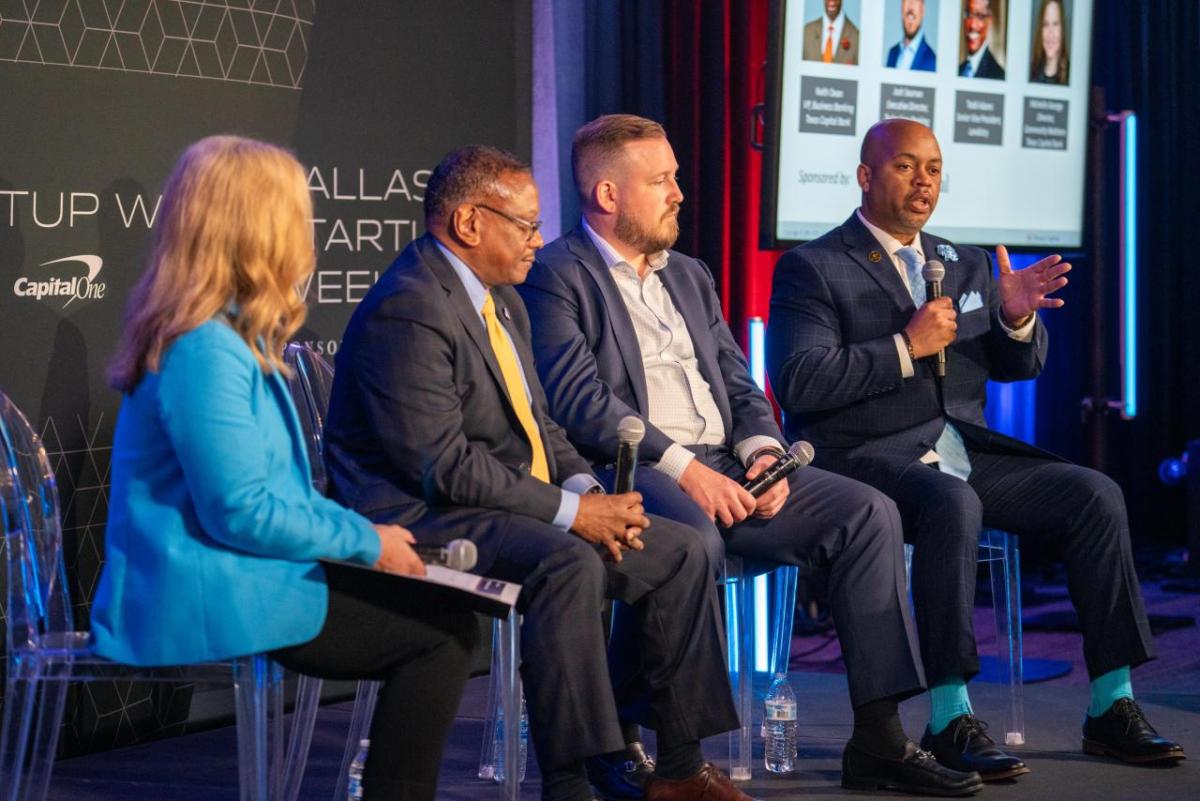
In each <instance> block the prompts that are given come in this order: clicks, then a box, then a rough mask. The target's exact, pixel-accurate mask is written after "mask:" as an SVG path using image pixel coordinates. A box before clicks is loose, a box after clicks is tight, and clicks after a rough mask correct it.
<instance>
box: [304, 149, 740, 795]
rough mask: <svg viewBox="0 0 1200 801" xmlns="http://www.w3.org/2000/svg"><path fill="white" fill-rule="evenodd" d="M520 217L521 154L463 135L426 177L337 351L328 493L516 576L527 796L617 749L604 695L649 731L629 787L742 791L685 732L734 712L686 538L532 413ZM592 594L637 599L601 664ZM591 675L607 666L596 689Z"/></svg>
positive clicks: (577, 780)
mask: <svg viewBox="0 0 1200 801" xmlns="http://www.w3.org/2000/svg"><path fill="white" fill-rule="evenodd" d="M538 210H539V207H538V192H537V187H536V186H535V185H534V183H533V177H532V175H531V174H530V170H529V166H528V165H527V164H525V163H524V162H522V161H520V160H518V159H517V158H516V157H515V156H513V155H512V154H509V153H506V152H504V151H500V150H497V149H495V148H490V147H482V146H470V147H465V148H462V149H460V150H456V151H454V152H452V153H450V154H449V155H447V156H446V157H445V158H444V159H443V160H442V162H441V163H440V164H439V165H438V166H437V168H436V169H435V170H434V171H433V174H432V175H431V176H430V178H429V183H428V186H427V187H426V191H425V222H426V228H427V229H428V233H427V234H426V235H425V236H423V237H421V238H420V239H418V240H416V241H414V242H413V243H412V244H410V245H409V246H408V247H407V248H405V250H404V251H403V252H402V253H401V254H400V255H399V256H398V257H397V258H396V260H395V262H394V263H393V264H392V266H391V267H390V268H389V269H388V270H387V272H386V273H384V275H383V276H382V277H381V278H380V279H379V281H378V282H377V283H376V284H375V286H374V287H372V288H371V290H370V291H369V292H368V293H367V296H366V297H365V298H364V299H363V302H362V303H361V304H360V305H359V307H358V309H357V310H356V311H355V313H354V316H353V317H352V319H351V320H350V324H349V326H348V327H347V329H346V334H345V337H344V339H343V341H342V347H341V348H340V349H339V351H338V355H337V374H336V377H335V379H334V385H333V392H332V397H331V399H330V408H329V421H328V424H327V427H326V442H325V445H326V461H327V463H328V467H329V474H330V477H331V479H332V484H333V488H334V494H335V496H336V497H337V498H338V499H339V500H341V501H342V502H343V503H346V504H348V505H350V506H353V507H354V508H355V509H357V510H358V511H359V512H361V513H362V514H364V515H366V516H367V517H369V518H370V519H372V520H374V521H378V522H384V521H386V522H390V523H397V524H401V525H404V526H406V527H407V528H409V529H410V530H411V531H412V532H413V534H414V535H415V536H416V538H417V540H418V541H419V542H422V543H425V544H437V543H445V542H447V541H449V540H451V539H453V538H456V537H465V538H468V539H470V540H472V541H474V542H475V544H476V546H477V547H478V550H479V560H478V563H477V564H476V567H475V570H476V572H479V573H482V574H483V575H487V576H492V577H495V578H499V579H504V580H508V581H515V582H520V583H521V584H522V587H523V589H522V591H521V595H520V598H519V600H518V603H517V607H518V609H519V610H520V612H521V613H522V614H523V616H524V620H523V623H522V626H521V649H522V656H523V659H522V665H521V675H522V678H523V680H524V685H525V694H526V698H527V699H528V703H529V717H530V730H531V732H532V734H533V744H534V748H535V750H536V752H537V757H538V764H539V766H540V767H541V771H542V777H543V780H542V798H543V799H545V801H586V800H587V799H591V798H593V793H592V790H591V787H590V786H589V783H588V780H587V775H586V773H585V770H584V759H585V758H587V757H590V756H594V755H597V754H601V753H606V752H611V751H615V750H617V749H620V748H622V747H623V746H624V740H623V739H622V734H621V729H620V727H619V725H618V717H617V714H618V713H617V710H618V706H619V707H620V709H621V713H622V715H623V716H625V717H632V718H633V719H634V720H636V721H637V722H639V723H642V724H644V725H646V726H649V727H650V728H654V729H656V730H657V732H658V743H659V776H660V779H658V780H656V781H657V782H658V786H657V787H655V786H654V785H650V786H648V787H647V797H648V798H657V799H660V800H661V801H671V799H677V798H678V799H684V798H687V799H692V798H694V799H707V800H708V801H748V799H747V797H746V796H745V795H743V794H742V793H741V792H739V791H738V790H736V789H735V788H734V787H733V786H732V784H730V782H729V780H728V779H727V778H725V777H724V776H722V775H721V774H720V772H719V771H717V770H716V769H715V768H713V767H712V766H711V765H709V764H706V763H705V762H704V760H703V756H702V755H701V752H700V744H699V740H700V738H702V737H707V736H710V735H714V734H719V733H721V732H725V731H729V730H731V729H733V728H736V727H737V725H738V720H737V713H736V711H735V709H734V706H733V698H732V695H731V693H730V689H729V680H728V677H727V676H726V673H725V662H724V654H723V649H722V641H721V634H720V629H719V625H720V620H719V611H718V607H717V598H716V590H715V587H714V585H713V582H712V580H711V575H712V568H711V567H710V565H709V562H708V558H707V556H706V554H705V552H704V548H703V546H702V545H701V544H700V542H699V540H698V538H697V537H696V536H695V534H694V533H692V532H690V531H688V530H687V529H686V528H685V527H684V526H682V525H680V524H678V523H674V522H672V521H669V520H663V519H659V518H648V517H647V516H646V515H645V513H644V510H643V508H642V503H641V496H640V495H638V494H637V493H625V494H621V495H605V494H604V493H603V491H602V490H601V489H600V486H599V483H598V482H597V481H596V479H595V477H594V476H593V475H592V472H591V468H590V467H589V465H588V463H587V462H586V461H585V460H584V459H583V458H582V457H580V456H579V454H578V453H576V451H575V449H574V448H573V447H571V445H570V444H569V443H568V442H567V439H566V437H565V436H564V434H563V432H562V429H560V428H559V427H558V426H557V425H555V423H554V422H553V421H552V420H551V419H550V418H549V417H548V416H547V414H546V397H545V394H544V393H543V391H542V386H541V384H540V383H539V382H538V376H537V373H536V372H535V371H534V369H533V355H532V353H531V351H530V345H529V315H528V313H527V312H526V310H525V306H524V304H523V303H522V302H521V299H520V297H518V296H517V294H516V292H515V291H514V290H513V288H512V286H513V285H514V284H519V283H521V282H522V281H524V280H525V275H526V273H527V272H528V271H529V268H530V266H531V265H532V264H533V258H534V252H535V251H536V250H537V248H539V247H540V246H541V245H542V238H541V236H540V234H539V233H538V229H539V228H540V226H541V222H540V221H538V220H537V215H538ZM652 522H653V525H651V523H652ZM605 598H612V599H619V600H621V601H622V602H624V603H626V604H629V605H631V606H632V607H633V608H634V609H635V610H636V611H637V617H638V621H639V626H638V627H636V628H635V629H634V630H631V631H629V632H628V636H629V637H630V639H631V640H632V642H631V644H630V645H628V646H624V647H616V646H617V645H618V644H614V654H628V655H630V656H636V657H637V661H636V662H635V663H633V662H631V663H628V664H627V663H625V662H622V661H620V660H619V659H617V658H614V659H613V660H612V664H611V665H606V659H605V651H606V633H605V631H604V629H603V625H602V620H601V607H602V604H603V603H604V600H605ZM610 671H611V673H612V675H613V676H614V677H621V678H623V679H625V680H623V681H621V682H620V683H619V684H617V685H615V689H614V683H613V682H610V678H609V673H610ZM386 702H387V699H385V698H384V699H381V700H380V703H386ZM677 786H678V787H682V788H683V789H684V794H679V793H677V792H675V788H676V787H677ZM697 787H703V788H705V789H704V790H703V791H701V792H693V790H694V789H695V788H697Z"/></svg>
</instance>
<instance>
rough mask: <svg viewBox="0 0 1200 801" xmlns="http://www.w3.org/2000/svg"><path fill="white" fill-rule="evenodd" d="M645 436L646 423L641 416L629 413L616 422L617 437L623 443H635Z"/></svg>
mask: <svg viewBox="0 0 1200 801" xmlns="http://www.w3.org/2000/svg"><path fill="white" fill-rule="evenodd" d="M644 436H646V424H645V423H643V422H642V418H640V417H634V416H633V415H629V416H628V417H622V418H621V422H620V423H618V424H617V439H618V440H619V441H620V442H622V443H623V444H625V445H637V444H638V443H639V442H641V441H642V437H644Z"/></svg>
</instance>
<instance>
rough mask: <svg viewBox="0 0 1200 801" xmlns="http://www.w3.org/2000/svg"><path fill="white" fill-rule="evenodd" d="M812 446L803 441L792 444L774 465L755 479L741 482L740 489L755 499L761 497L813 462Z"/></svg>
mask: <svg viewBox="0 0 1200 801" xmlns="http://www.w3.org/2000/svg"><path fill="white" fill-rule="evenodd" d="M814 455H815V452H814V451H813V446H812V445H810V444H808V442H806V441H805V440H800V441H799V442H794V443H792V447H790V448H788V452H787V453H785V454H784V455H783V456H780V457H779V458H778V459H776V460H775V463H774V464H772V465H771V466H770V467H768V468H767V469H766V470H764V471H762V472H761V473H759V474H758V476H756V477H755V478H752V479H748V480H746V481H743V482H742V489H744V490H746V492H749V493H750V494H751V495H753V496H754V497H755V498H757V497H759V496H761V495H762V494H763V493H764V492H766V491H767V490H769V489H770V488H771V487H772V486H774V485H775V484H777V483H778V482H780V481H782V480H783V479H785V478H787V477H788V476H790V475H791V474H792V473H794V472H796V471H797V470H799V469H800V468H801V467H804V466H805V465H806V464H808V463H809V462H811V461H812V460H813V456H814Z"/></svg>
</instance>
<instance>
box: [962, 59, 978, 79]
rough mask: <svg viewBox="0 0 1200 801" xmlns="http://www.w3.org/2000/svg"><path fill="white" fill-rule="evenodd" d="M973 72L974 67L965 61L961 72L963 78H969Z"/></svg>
mask: <svg viewBox="0 0 1200 801" xmlns="http://www.w3.org/2000/svg"><path fill="white" fill-rule="evenodd" d="M974 73H975V68H974V67H972V66H971V62H970V61H967V62H965V63H964V64H963V68H962V72H961V73H960V74H961V75H962V76H963V77H964V78H970V77H971V76H972V75H973V74H974Z"/></svg>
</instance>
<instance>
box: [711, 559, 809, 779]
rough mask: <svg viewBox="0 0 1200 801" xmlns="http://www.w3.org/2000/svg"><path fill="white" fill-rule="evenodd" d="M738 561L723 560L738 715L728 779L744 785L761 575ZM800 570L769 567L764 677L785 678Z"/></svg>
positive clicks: (748, 763)
mask: <svg viewBox="0 0 1200 801" xmlns="http://www.w3.org/2000/svg"><path fill="white" fill-rule="evenodd" d="M763 567H764V566H762V565H755V564H754V563H751V562H748V561H747V560H744V559H742V558H741V557H739V556H726V557H725V572H724V575H723V577H722V582H723V584H724V586H725V635H726V647H727V649H728V662H729V683H730V685H731V686H732V689H733V700H734V704H735V706H736V707H737V711H738V722H739V723H740V725H739V727H738V728H737V729H734V730H733V731H731V732H730V733H729V777H730V778H731V779H733V780H734V781H749V780H750V778H751V776H752V773H753V770H752V769H751V764H752V759H751V752H752V743H751V733H752V731H753V722H754V710H755V696H754V673H755V671H754V668H755V661H756V660H755V642H756V639H757V630H756V628H757V626H756V619H757V615H756V610H755V608H754V578H755V576H756V575H759V574H761V573H763V572H764V571H763ZM798 575H799V569H798V568H797V567H795V566H794V565H782V566H778V567H774V569H772V570H771V571H770V578H771V581H770V584H771V585H772V591H771V595H770V601H769V607H770V609H769V617H770V619H771V621H772V625H771V638H770V640H769V648H770V650H769V651H768V652H767V675H768V676H774V675H776V674H777V673H787V665H788V656H789V652H790V650H791V644H792V619H793V616H794V614H795V608H796V582H797V577H798Z"/></svg>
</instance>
